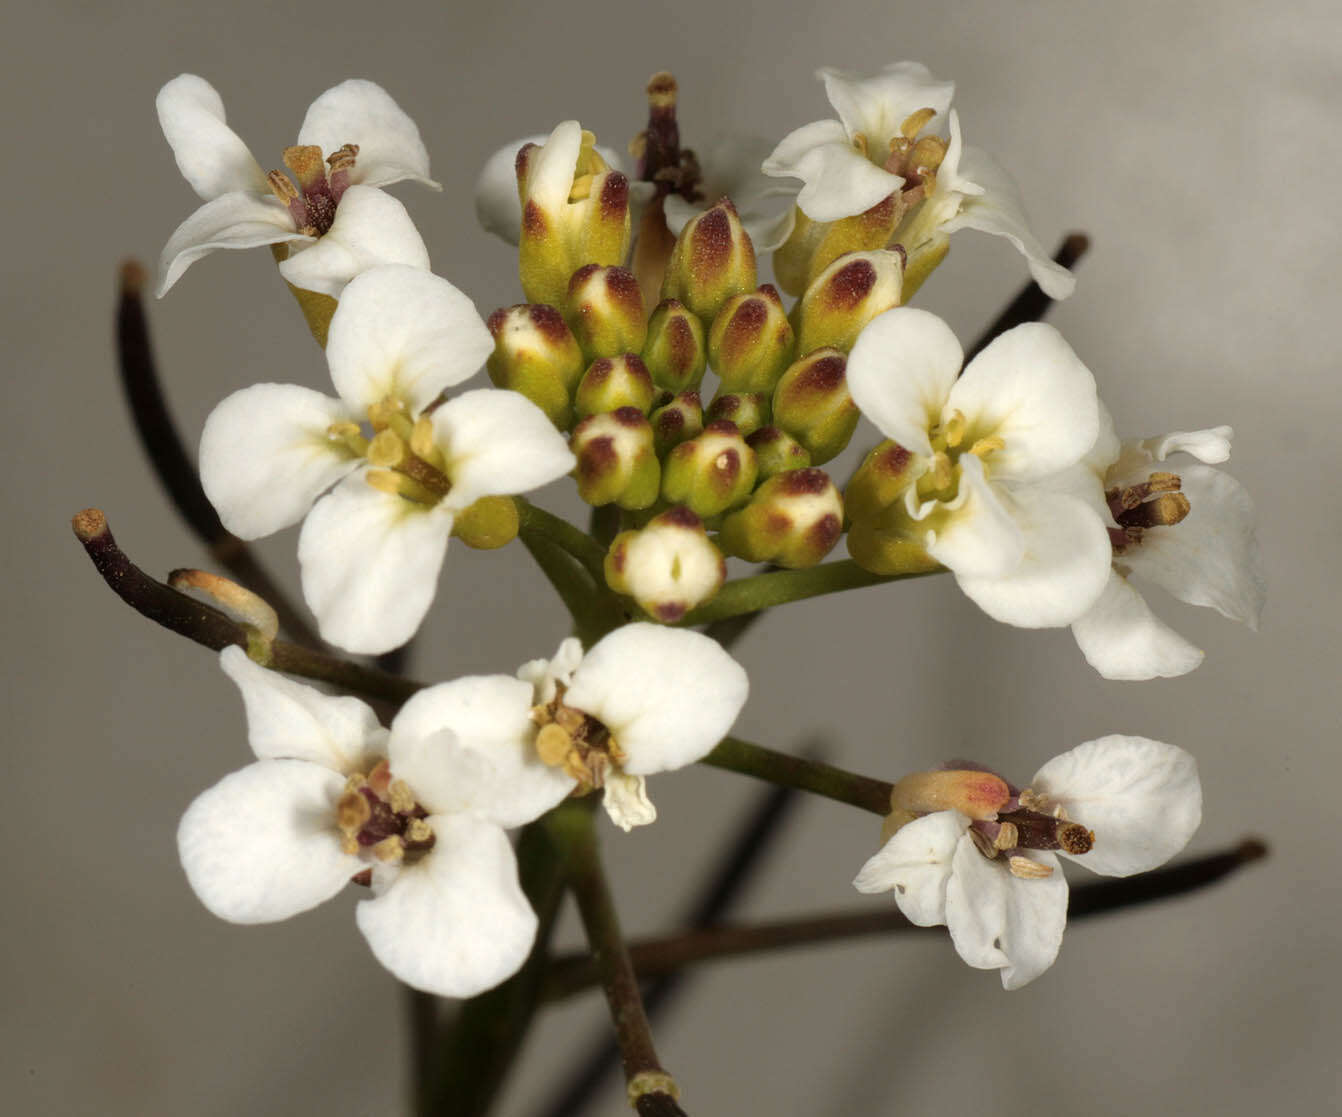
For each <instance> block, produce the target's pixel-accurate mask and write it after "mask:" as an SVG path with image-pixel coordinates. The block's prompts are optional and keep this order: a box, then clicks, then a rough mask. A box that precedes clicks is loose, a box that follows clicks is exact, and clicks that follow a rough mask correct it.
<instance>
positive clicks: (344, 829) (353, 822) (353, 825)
mask: <svg viewBox="0 0 1342 1117" xmlns="http://www.w3.org/2000/svg"><path fill="white" fill-rule="evenodd" d="M372 816H373V808H372V807H370V806H369V805H368V800H367V799H365V798H364V797H363V796H362V795H360V794H359V793H358V792H357V791H353V790H351V791H346V792H345V794H344V795H342V796H341V797H340V799H339V801H338V802H337V803H336V827H337V828H338V829H339V830H340V832H341V833H342V834H345V835H346V836H350V837H352V836H353V835H355V834H357V833H358V832H359V831H360V830H362V829H363V826H364V823H366V822H367V821H368V820H369V819H370V818H372Z"/></svg>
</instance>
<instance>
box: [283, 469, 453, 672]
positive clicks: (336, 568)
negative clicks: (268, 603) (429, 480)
mask: <svg viewBox="0 0 1342 1117" xmlns="http://www.w3.org/2000/svg"><path fill="white" fill-rule="evenodd" d="M451 532H452V513H451V512H450V511H448V510H447V509H445V508H443V506H442V505H441V504H440V505H437V506H435V507H433V508H426V507H424V506H423V505H418V504H414V503H412V502H411V501H408V500H405V499H403V498H402V497H399V496H393V495H392V494H390V493H385V492H382V491H381V490H379V489H375V488H373V487H372V486H371V485H369V484H368V482H367V481H365V480H364V477H363V474H362V473H356V474H355V475H354V476H353V477H347V478H346V479H345V480H344V481H342V482H341V483H340V484H339V485H337V486H336V487H335V488H334V489H333V490H332V491H331V492H330V494H329V495H327V496H325V497H323V498H322V499H321V500H319V501H318V502H317V504H316V506H315V507H314V508H313V509H312V511H311V512H310V513H308V518H307V519H306V520H305V521H304V523H303V531H302V533H301V534H300V535H299V537H298V563H299V566H300V567H301V568H302V580H303V598H304V600H306V601H307V603H308V608H310V609H311V610H312V611H313V613H314V614H315V615H316V617H317V625H318V628H319V629H320V631H321V634H322V638H323V639H325V640H328V641H330V642H331V643H332V644H335V645H337V646H338V647H341V648H345V649H347V650H349V651H352V652H363V653H365V654H368V655H380V654H381V653H382V652H386V651H390V650H391V649H392V648H397V647H400V645H402V644H404V643H405V642H406V641H407V640H409V639H410V637H411V636H413V635H414V634H415V630H416V629H417V628H419V625H420V622H421V621H422V620H423V619H424V614H425V613H427V612H428V611H429V605H430V604H431V603H432V602H433V595H434V594H435V593H436V592H437V589H438V574H439V572H440V571H441V570H442V567H443V557H444V556H445V555H446V554H447V540H448V536H449V535H450V534H451Z"/></svg>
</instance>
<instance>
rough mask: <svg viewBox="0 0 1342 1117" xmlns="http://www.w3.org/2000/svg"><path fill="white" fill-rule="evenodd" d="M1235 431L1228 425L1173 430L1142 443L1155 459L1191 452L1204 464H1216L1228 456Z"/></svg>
mask: <svg viewBox="0 0 1342 1117" xmlns="http://www.w3.org/2000/svg"><path fill="white" fill-rule="evenodd" d="M1234 437H1235V432H1234V431H1233V430H1232V429H1231V428H1230V427H1212V428H1210V429H1209V430H1202V431H1173V432H1172V433H1170V434H1167V435H1163V436H1161V437H1160V438H1148V439H1147V440H1146V441H1145V442H1144V443H1142V445H1143V446H1144V447H1145V448H1146V449H1147V450H1148V451H1149V452H1150V453H1151V455H1152V456H1153V457H1154V458H1155V459H1156V461H1160V462H1163V461H1164V460H1165V459H1166V458H1168V457H1169V456H1170V455H1171V454H1191V455H1192V456H1193V457H1195V458H1197V460H1198V461H1200V462H1203V463H1205V464H1206V465H1217V464H1219V463H1220V462H1223V461H1227V460H1229V458H1230V440H1231V439H1232V438H1234Z"/></svg>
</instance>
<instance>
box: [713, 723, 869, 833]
mask: <svg viewBox="0 0 1342 1117" xmlns="http://www.w3.org/2000/svg"><path fill="white" fill-rule="evenodd" d="M699 763H700V764H708V765H711V766H712V767H714V768H725V769H726V770H727V771H729V772H739V773H741V774H742V775H744V776H754V777H755V778H756V779H759V780H766V781H767V782H769V783H774V784H780V785H781V786H783V787H795V788H797V790H799V791H809V792H812V793H813V794H815V795H823V796H825V798H827V799H835V800H837V801H838V802H840V803H847V804H849V805H850V806H853V807H860V808H862V810H864V811H871V812H872V813H873V814H878V815H881V816H882V817H884V816H885V815H887V814H889V813H890V792H891V786H890V784H888V783H886V782H885V781H884V780H873V779H871V778H870V777H868V776H859V775H856V774H855V773H853V772H847V771H844V769H842V768H836V767H834V765H832V764H822V763H821V762H820V761H818V760H807V759H806V758H805V757H801V756H789V755H788V754H787V753H785V752H777V751H775V750H774V749H769V748H765V747H764V746H763V745H754V744H751V743H750V742H749V741H743V740H741V739H740V738H739V737H724V738H723V739H722V741H721V742H720V743H719V744H718V746H717V748H715V749H714V750H713V751H712V752H710V753H709V754H708V755H707V756H705V757H704V758H703V759H702V760H701V761H700V762H699Z"/></svg>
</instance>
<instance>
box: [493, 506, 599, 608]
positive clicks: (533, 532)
mask: <svg viewBox="0 0 1342 1117" xmlns="http://www.w3.org/2000/svg"><path fill="white" fill-rule="evenodd" d="M513 500H514V501H516V503H517V513H518V520H519V523H518V534H519V535H521V536H522V539H523V541H524V542H525V541H526V540H528V539H536V538H540V539H545V540H547V541H549V542H550V543H553V544H554V545H555V546H557V547H559V548H560V549H562V550H564V551H566V552H568V554H570V555H571V556H572V557H573V558H575V559H577V560H578V561H579V562H580V563H582V565H583V568H584V569H585V570H586V571H587V573H588V574H590V575H591V576H592V580H593V581H594V582H595V583H596V584H597V585H598V586H604V585H605V584H606V565H605V564H606V549H605V548H604V547H603V546H601V544H600V543H598V542H597V541H596V540H595V539H593V538H592V537H591V536H590V535H588V534H587V533H586V532H585V531H583V530H581V529H580V528H577V527H574V526H573V525H572V524H571V523H569V522H568V521H567V520H565V519H563V518H562V517H560V516H556V515H554V513H552V512H547V511H546V510H545V509H544V508H538V507H536V505H534V504H532V503H531V501H529V500H526V499H524V498H522V497H520V496H518V497H514V498H513Z"/></svg>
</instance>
